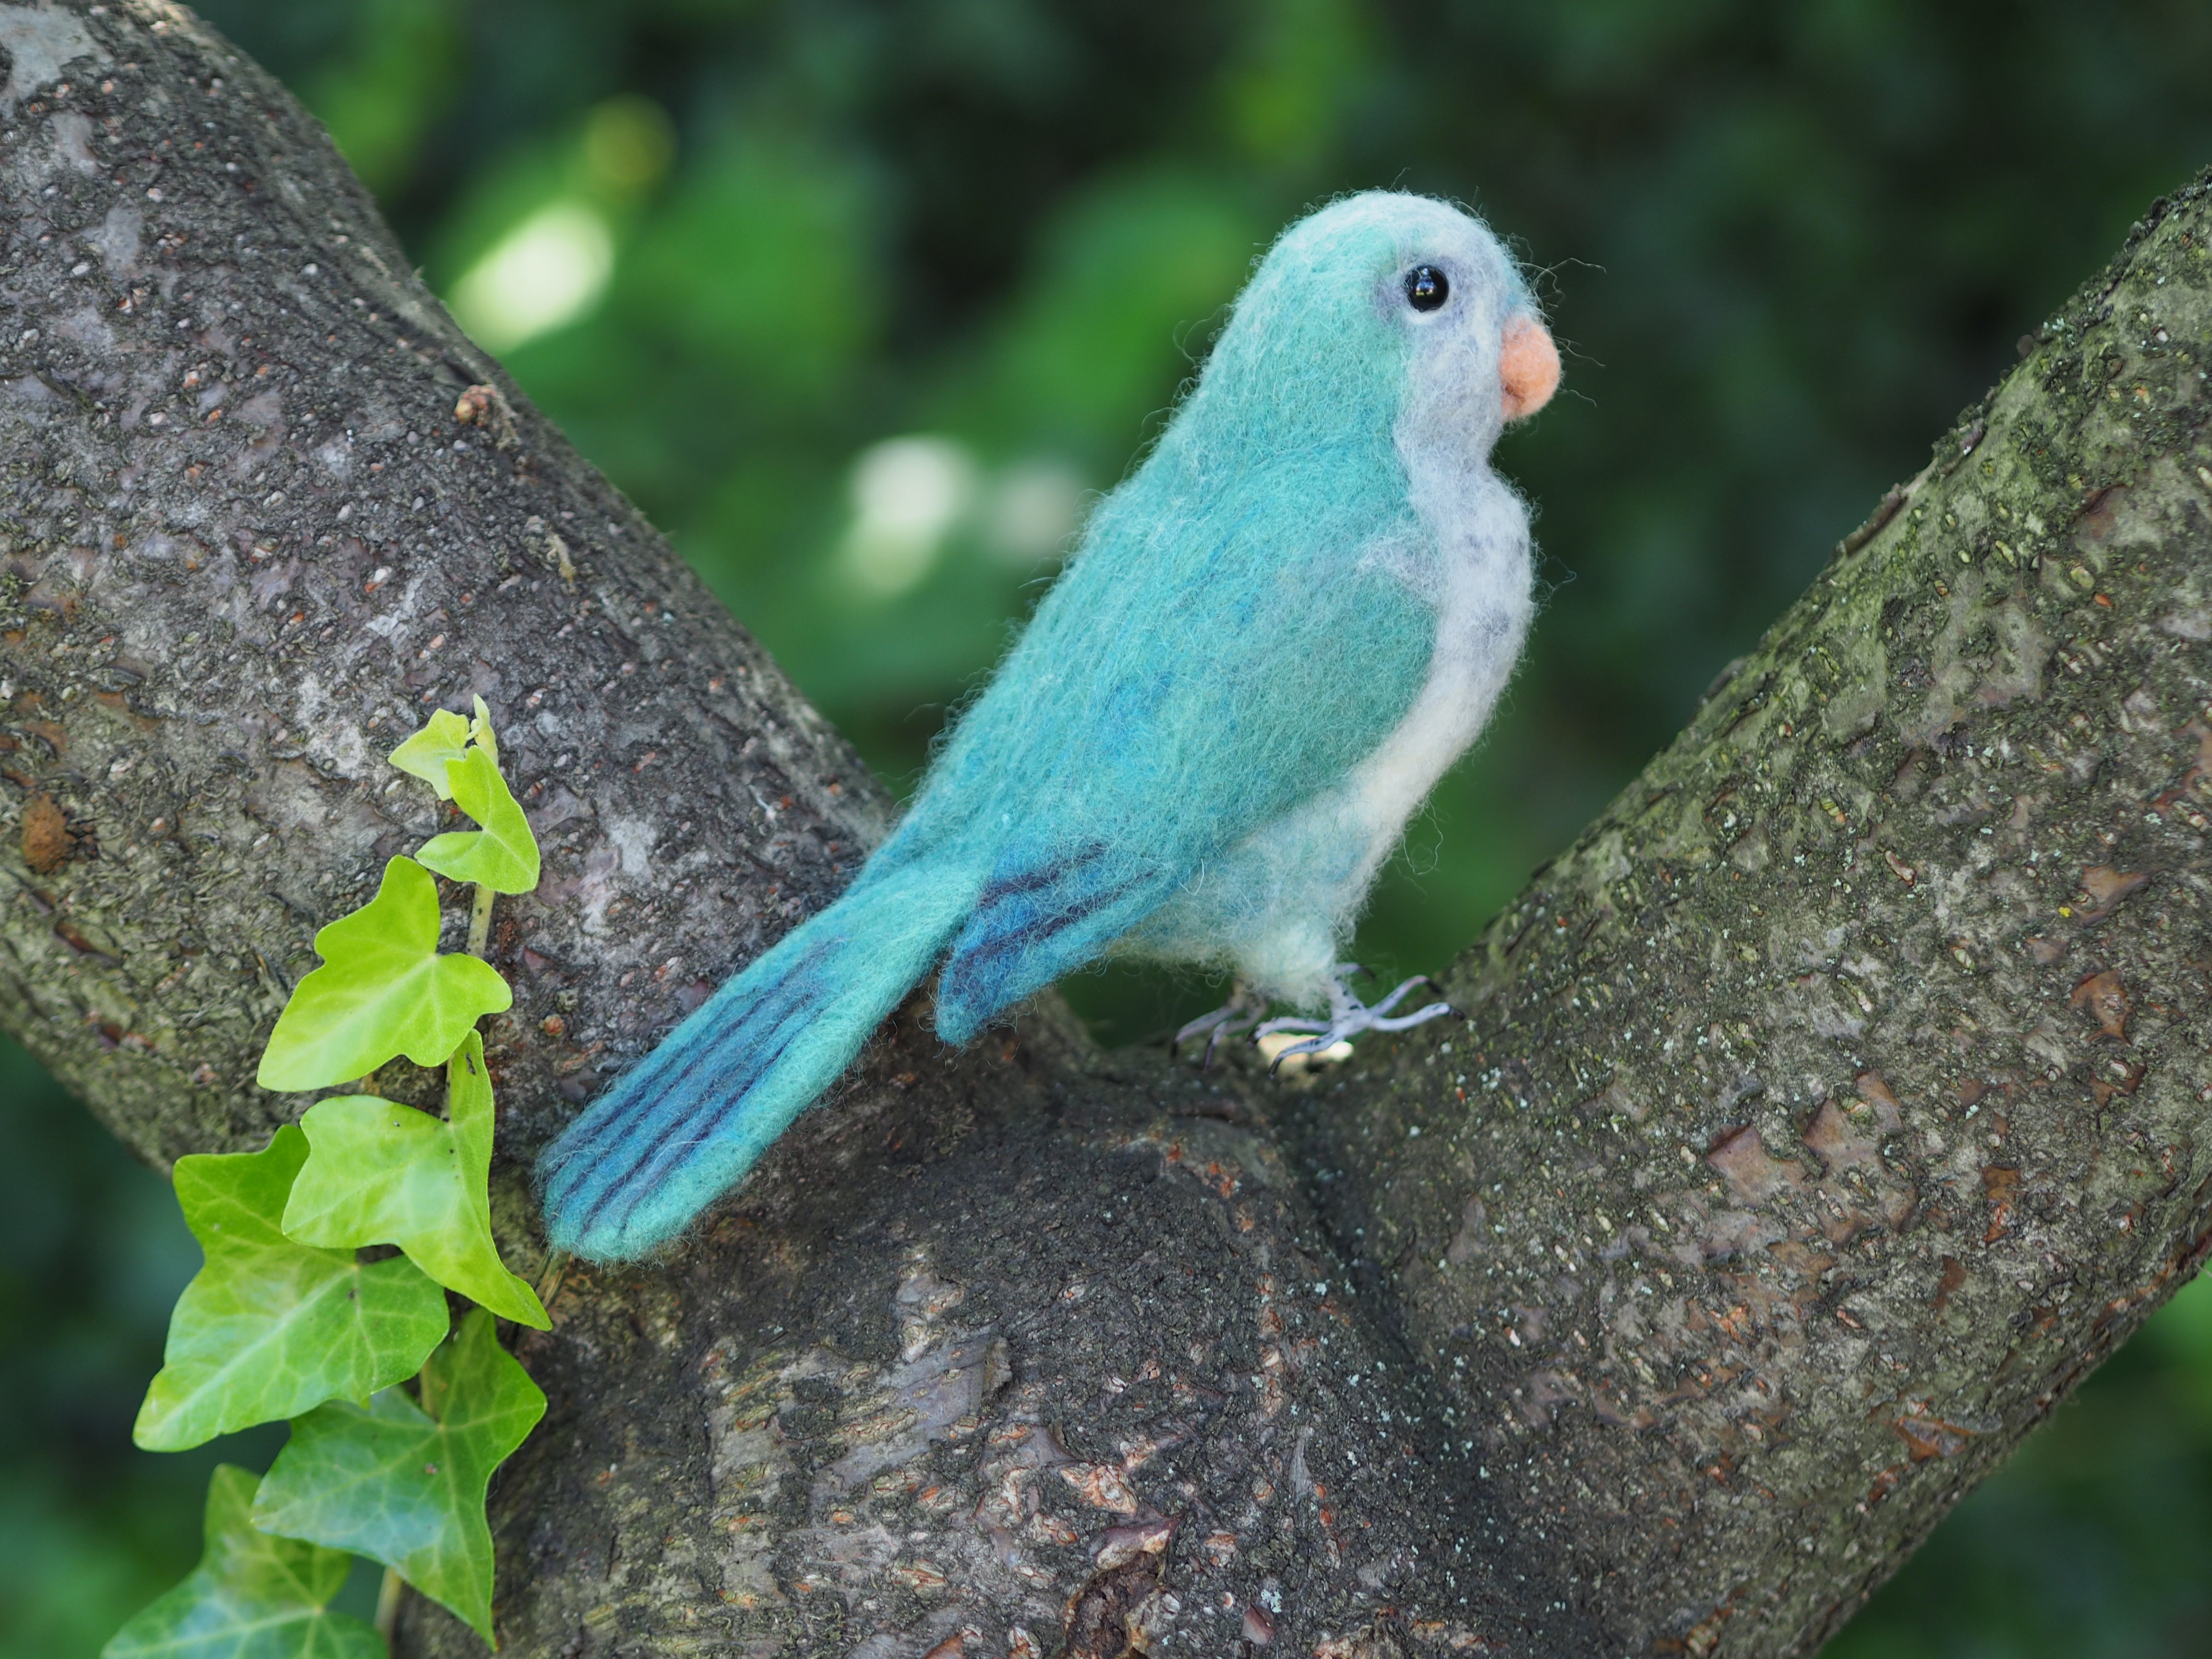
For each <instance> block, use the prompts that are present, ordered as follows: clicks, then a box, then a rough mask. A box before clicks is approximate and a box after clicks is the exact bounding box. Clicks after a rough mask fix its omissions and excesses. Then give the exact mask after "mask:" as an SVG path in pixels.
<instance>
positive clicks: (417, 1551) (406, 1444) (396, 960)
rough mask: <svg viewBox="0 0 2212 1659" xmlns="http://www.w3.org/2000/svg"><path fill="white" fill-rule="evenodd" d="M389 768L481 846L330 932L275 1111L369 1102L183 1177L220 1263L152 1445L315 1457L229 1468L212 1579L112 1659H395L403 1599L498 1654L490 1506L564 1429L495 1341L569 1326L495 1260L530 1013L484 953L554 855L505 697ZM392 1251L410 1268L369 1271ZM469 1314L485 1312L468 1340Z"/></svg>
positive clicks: (171, 1356) (209, 1250)
mask: <svg viewBox="0 0 2212 1659" xmlns="http://www.w3.org/2000/svg"><path fill="white" fill-rule="evenodd" d="M391 760H392V764H393V765H394V766H397V767H398V768H399V769H401V770H403V771H405V772H408V773H410V774H411V775H414V776H416V777H418V778H421V779H422V780H423V781H425V782H427V783H428V784H429V785H430V787H432V788H433V789H435V790H436V791H437V793H438V795H439V798H440V799H443V800H449V801H451V802H453V804H454V805H456V806H457V807H459V810H460V811H463V812H464V813H465V814H467V816H468V817H470V818H471V819H472V820H474V822H475V823H476V824H477V828H476V829H468V830H460V831H457V832H453V833H450V834H446V835H441V836H434V837H433V838H432V839H431V840H430V841H428V842H425V843H424V844H423V846H422V848H420V849H419V850H418V851H417V852H416V854H415V856H414V857H413V858H395V859H393V860H392V861H391V862H390V863H389V864H387V865H386V866H385V869H384V878H383V880H382V881H381V883H380V884H379V885H378V888H377V891H376V896H375V897H374V898H373V899H371V900H370V901H369V902H368V903H367V904H365V905H363V906H362V908H360V909H358V910H356V911H355V912H353V913H352V914H351V915H346V916H342V917H340V918H339V919H338V920H337V921H333V922H331V924H330V925H329V926H328V927H325V928H323V929H322V930H321V931H320V932H319V933H317V934H316V935H315V951H316V953H317V954H318V955H319V956H320V957H322V965H321V966H320V967H319V968H317V969H315V970H314V971H313V972H312V973H310V974H308V975H307V976H306V977H305V978H303V979H301V981H300V982H299V984H298V985H297V986H296V987H294V989H293V992H292V995H291V998H290V1000H289V1001H287V1002H286V1003H285V1005H284V1011H283V1013H282V1014H281V1015H280V1016H279V1017H278V1018H277V1021H276V1030H274V1031H273V1032H271V1033H270V1038H269V1044H268V1047H267V1048H266V1050H265V1051H264V1054H263V1055H262V1059H261V1066H260V1070H259V1073H258V1081H259V1082H260V1084H261V1085H262V1086H263V1087H264V1088H266V1089H276V1090H282V1091H287V1092H291V1091H307V1090H315V1089H327V1088H331V1087H332V1086H334V1085H339V1084H343V1083H349V1082H352V1081H355V1080H356V1079H360V1080H361V1082H362V1090H363V1091H362V1092H361V1093H358V1094H348V1095H340V1096H334V1097H329V1098H326V1099H324V1100H320V1101H318V1102H317V1103H315V1104H314V1105H313V1106H311V1107H309V1108H308V1109H307V1113H306V1115H304V1116H302V1117H301V1120H300V1121H299V1122H298V1123H297V1124H287V1125H286V1126H285V1127H283V1128H281V1129H279V1130H278V1131H277V1132H276V1135H275V1137H274V1138H273V1139H271V1140H270V1143H269V1145H268V1146H266V1147H265V1148H264V1149H263V1150H262V1151H260V1152H246V1153H238V1154H233V1155H228V1156H207V1157H197V1158H179V1159H178V1160H177V1167H176V1175H175V1180H176V1192H177V1200H178V1202H179V1205H180V1206H182V1208H183V1210H184V1212H185V1224H186V1225H188V1226H190V1227H191V1231H192V1236H193V1237H195V1238H197V1240H198V1241H199V1243H200V1248H201V1249H202V1250H203V1251H204V1253H205V1255H206V1261H205V1264H204V1266H203V1267H201V1268H200V1271H199V1273H198V1274H197V1276H196V1277H194V1279H192V1281H191V1284H190V1285H186V1286H185V1292H184V1295H183V1296H182V1297H179V1299H178V1302H177V1306H176V1310H175V1312H174V1313H173V1314H172V1315H171V1316H170V1320H169V1336H168V1344H167V1348H166V1350H165V1351H164V1353H163V1356H162V1365H161V1372H160V1374H159V1375H158V1376H155V1378H154V1381H153V1383H152V1386H150V1387H149V1389H147V1390H146V1400H145V1404H144V1405H143V1407H140V1409H139V1413H138V1421H137V1426H136V1427H135V1428H134V1429H133V1431H132V1437H133V1438H135V1439H136V1440H137V1443H138V1444H139V1445H141V1446H143V1447H145V1448H146V1449H149V1450H151V1451H183V1450H185V1449H188V1448H190V1447H193V1446H197V1445H201V1444H204V1443H205V1442H207V1441H209V1440H212V1439H214V1438H215V1437H216V1436H217V1435H223V1434H229V1433H231V1432H233V1431H235V1430H239V1429H243V1428H247V1427H250V1426H251V1425H254V1424H257V1423H270V1422H276V1421H279V1420H284V1419H289V1421H290V1424H291V1429H292V1433H291V1438H290V1439H289V1441H288V1442H287V1443H286V1444H285V1447H284V1449H283V1451H282V1452H280V1453H279V1454H278V1455H277V1457H276V1462H275V1463H274V1464H273V1465H272V1466H271V1467H270V1470H269V1473H268V1474H266V1475H265V1476H263V1477H260V1478H259V1479H258V1480H257V1479H256V1478H255V1477H254V1476H253V1475H252V1474H250V1473H249V1472H247V1471H246V1470H245V1469H240V1468H234V1467H232V1466H230V1465H228V1464H225V1465H222V1466H221V1467H219V1468H217V1469H216V1472H215V1476H214V1479H213V1480H212V1481H211V1482H210V1485H209V1487H208V1500H207V1523H206V1533H205V1536H204V1554H203V1555H202V1557H201V1559H200V1564H199V1565H198V1566H197V1567H196V1568H195V1569H194V1570H193V1571H192V1572H191V1575H190V1576H189V1577H186V1578H185V1581H184V1582H183V1583H180V1584H179V1585H177V1586H176V1588H175V1589H172V1590H170V1591H169V1592H168V1593H167V1594H166V1595H162V1596H161V1598H160V1599H159V1600H157V1601H155V1602H154V1603H153V1604H152V1605H151V1606H149V1607H146V1608H145V1609H144V1610H143V1611H142V1612H141V1613H138V1614H137V1617H135V1618H134V1619H132V1620H131V1622H130V1623H129V1624H127V1625H125V1626H124V1627H123V1628H122V1630H121V1631H119V1632H117V1634H116V1635H115V1637H114V1638H113V1639H112V1640H111V1641H110V1642H109V1643H108V1644H107V1646H106V1650H104V1652H103V1655H102V1659H378V1656H381V1655H382V1654H384V1653H385V1651H386V1639H385V1638H386V1635H388V1633H389V1632H388V1622H389V1616H390V1611H391V1609H392V1607H393V1605H394V1604H395V1602H396V1598H397V1595H398V1586H399V1584H400V1583H403V1582H404V1583H408V1584H411V1585H413V1586H414V1587H415V1589H417V1590H419V1591H421V1592H422V1594H423V1595H427V1596H429V1597H431V1598H432V1599H433V1600H434V1601H439V1602H441V1603H443V1604H444V1605H445V1606H446V1607H449V1608H451V1609H452V1610H453V1612H454V1613H457V1614H458V1615H459V1616H460V1617H461V1618H462V1619H465V1620H467V1621H468V1623H469V1624H470V1625H471V1626H473V1627H474V1628H475V1630H476V1631H477V1633H478V1634H480V1635H481V1636H483V1638H484V1639H485V1640H486V1641H487V1642H494V1637H493V1634H492V1624H491V1589H492V1545H491V1529H490V1528H489V1525H488V1524H487V1522H486V1521H485V1517H484V1492H485V1488H486V1487H487V1486H488V1485H489V1482H490V1480H491V1476H492V1472H493V1470H495V1469H496V1468H498V1467H499V1466H500V1464H501V1462H504V1461H505V1460H506V1459H507V1456H508V1455H510V1454H511V1453H513V1450H514V1449H515V1448H516V1447H517V1446H520V1444H521V1443H522V1442H523V1440H524V1439H525V1438H526V1437H527V1436H528V1435H529V1433H530V1431H531V1430H532V1428H534V1427H535V1426H536V1425H537V1423H538V1419H540V1418H541V1417H543V1416H544V1414H545V1396H544V1395H543V1394H541V1393H540V1392H539V1391H538V1386H537V1385H536V1384H535V1383H532V1381H531V1380H530V1377H529V1375H528V1373H526V1371H525V1370H523V1369H522V1367H521V1366H520V1364H516V1363H515V1361H514V1360H513V1358H510V1357H509V1356H508V1355H507V1352H505V1351H504V1350H503V1349H501V1346H500V1345H499V1339H498V1334H497V1332H496V1329H495V1325H494V1321H495V1318H497V1319H507V1320H513V1321H514V1322H516V1323H518V1324H523V1325H530V1326H534V1327H535V1328H538V1329H539V1330H548V1329H550V1328H551V1325H552V1322H551V1321H550V1320H549V1319H548V1318H547V1317H546V1316H545V1310H544V1307H543V1306H542V1305H540V1304H539V1302H538V1295H537V1292H536V1291H534V1290H532V1287H531V1286H530V1285H529V1284H527V1283H526V1281H524V1280H523V1279H520V1278H517V1277H516V1276H515V1275H514V1274H513V1273H509V1272H508V1271H507V1267H506V1265H505V1264H504V1263H503V1262H502V1261H501V1260H500V1256H499V1249H498V1246H497V1245H496V1244H495V1243H494V1242H493V1239H492V1231H491V1197H490V1189H489V1178H490V1171H491V1143H492V1123H493V1118H494V1113H493V1108H492V1091H491V1078H490V1075H489V1073H488V1072H487V1071H486V1070H485V1066H484V1056H483V1038H482V1037H481V1036H479V1035H478V1034H477V1029H476V1026H477V1021H478V1020H480V1019H482V1018H483V1017H484V1016H485V1015H486V1014H495V1013H499V1012H503V1011H504V1010H505V1009H506V1008H507V1007H508V1006H510V1005H511V1003H512V1002H513V994H512V993H511V992H510V991H509V990H508V988H507V981H505V980H504V979H502V978H501V977H500V975H499V974H498V972H497V971H496V970H495V969H493V968H492V966H491V965H490V964H489V963H487V962H485V961H484V960H483V950H484V945H485V942H486V940H487V939H488V938H489V932H490V926H491V907H492V902H493V899H494V897H495V895H498V894H501V893H527V892H529V891H530V890H532V889H533V888H535V887H536V886H537V885H538V842H537V839H536V837H535V836H532V834H531V830H530V824H529V822H528V820H527V819H526V818H525V817H524V816H523V812H522V808H521V807H520V805H518V804H517V803H516V801H515V799H514V796H513V793H511V792H510V791H509V790H508V788H507V781H506V780H505V779H504V778H503V777H501V775H500V770H499V742H498V738H496V736H495V734H494V732H493V731H492V726H491V719H490V715H489V712H488V711H487V710H486V708H484V703H483V699H482V698H481V697H479V698H477V700H476V709H475V718H474V719H473V720H471V719H469V718H467V717H466V716H464V715H461V714H454V713H452V712H451V711H449V710H446V709H441V710H439V711H438V712H437V713H436V714H433V715H432V716H431V717H430V720H429V722H428V724H427V725H426V726H423V728H422V730H421V731H420V732H416V734H415V735H414V736H412V737H410V738H408V739H407V741H406V742H404V743H403V744H400V745H399V747H398V748H397V749H395V750H392V756H391ZM434 873H435V875H440V876H444V877H446V878H447V879H449V880H451V881H454V882H457V883H462V884H468V885H470V886H472V887H473V889H474V896H473V903H472V906H471V915H470V920H469V944H468V951H467V952H466V953H465V954H463V953H441V951H439V949H438V934H439V927H440V922H441V915H440V911H439V904H438V886H437V883H436V882H435V880H433V879H432V877H433V874H434ZM402 1054H404V1055H405V1056H406V1057H407V1058H408V1059H409V1060H412V1061H413V1062H415V1064H416V1065H418V1066H428V1067H435V1066H444V1067H445V1069H446V1115H444V1116H443V1117H436V1116H433V1115H431V1114H429V1113H428V1112H423V1111H418V1110H416V1109H415V1108H414V1107H411V1106H406V1105H402V1104H401V1103H398V1102H397V1101H391V1100H386V1099H382V1098H380V1097H378V1096H377V1095H375V1094H374V1093H370V1092H368V1087H369V1085H371V1084H373V1082H374V1073H376V1071H377V1069H378V1068H379V1067H380V1066H383V1065H385V1064H386V1062H387V1061H390V1060H393V1059H394V1058H396V1057H398V1056H399V1055H402ZM375 1246H390V1247H396V1248H397V1249H398V1250H399V1252H400V1254H399V1255H389V1254H385V1255H380V1256H379V1257H378V1258H377V1259H374V1260H368V1259H364V1257H363V1255H362V1251H363V1250H364V1249H368V1248H370V1247H375ZM448 1292H453V1293H454V1294H455V1295H458V1296H459V1297H465V1298H467V1300H468V1301H469V1302H471V1303H473V1304H475V1306H474V1307H473V1308H471V1309H469V1310H467V1311H466V1312H465V1313H464V1314H463V1315H462V1316H460V1318H459V1320H458V1322H457V1321H456V1320H455V1319H454V1318H453V1312H452V1304H451V1303H450V1302H449V1300H448V1295H447V1293H448ZM410 1379H411V1380H412V1383H413V1388H412V1390H411V1392H410V1389H409V1388H408V1386H407V1385H408V1383H409V1382H410ZM355 1555H361V1556H367V1557H368V1559H371V1560H374V1561H380V1562H381V1563H383V1565H384V1566H385V1569H386V1577H385V1590H386V1594H385V1595H384V1596H383V1597H382V1598H381V1603H380V1616H379V1621H378V1622H379V1625H380V1626H386V1628H384V1629H379V1628H374V1627H372V1626H369V1625H367V1624H364V1623H363V1622H362V1620H358V1619H355V1618H353V1617H351V1616H349V1615H348V1614H345V1613H338V1612H335V1611H333V1610H332V1609H331V1601H332V1600H333V1599H334V1598H335V1597H336V1596H337V1593H338V1591H339V1589H341V1588H342V1587H343V1584H344V1583H345V1581H346V1577H347V1574H348V1572H349V1571H350V1569H351V1565H352V1564H351V1561H350V1559H349V1557H351V1556H355ZM495 1645H496V1644H495Z"/></svg>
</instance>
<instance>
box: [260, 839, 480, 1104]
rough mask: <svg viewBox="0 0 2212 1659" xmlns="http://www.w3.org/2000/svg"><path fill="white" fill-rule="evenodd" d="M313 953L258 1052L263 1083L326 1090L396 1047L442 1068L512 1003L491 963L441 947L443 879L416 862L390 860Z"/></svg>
mask: <svg viewBox="0 0 2212 1659" xmlns="http://www.w3.org/2000/svg"><path fill="white" fill-rule="evenodd" d="M315 950H316V951H317V953H318V954H319V955H320V956H321V957H322V958H323V965H322V966H321V967H319V968H318V969H315V970H314V972H313V973H311V974H309V975H307V977H306V978H305V979H303V980H301V981H300V982H299V984H297V985H296V986H295V987H293V989H292V1000H290V1001H289V1002H288V1003H286V1004H285V1005H284V1012H283V1014H281V1015H280V1016H278V1018H277V1021H276V1030H274V1031H273V1032H271V1033H270V1037H269V1048H268V1051H267V1052H266V1053H265V1054H263V1055H262V1056H261V1069H260V1072H259V1073H258V1079H257V1080H258V1082H259V1083H260V1085H261V1086H262V1087H263V1088H264V1089H276V1090H282V1091H295V1090H301V1089H321V1088H326V1087H328V1086H329V1085H331V1084H333V1083H343V1082H345V1081H346V1080H347V1079H349V1078H357V1077H361V1076H363V1075H365V1074H366V1073H370V1072H373V1071H374V1070H375V1069H376V1068H377V1067H378V1066H381V1065H383V1064H384V1062H385V1061H386V1060H390V1059H391V1058H392V1056H393V1055H394V1054H405V1055H406V1056H407V1058H408V1059H410V1060H413V1061H414V1062H415V1063H416V1065H417V1066H439V1065H442V1064H444V1063H445V1060H446V1057H447V1055H448V1054H452V1053H453V1050H454V1049H455V1048H458V1047H459V1046H460V1041H461V1037H462V1036H463V1034H464V1033H465V1032H466V1031H467V1030H468V1029H469V1028H470V1027H471V1026H472V1025H474V1024H476V1023H477V1020H479V1019H481V1018H483V1016H484V1015H486V1014H496V1013H500V1012H504V1011H505V1010H506V1009H507V1008H508V1007H509V1006H512V1005H513V1001H514V994H513V992H512V991H510V990H508V989H507V981H505V980H503V979H501V977H500V976H499V974H498V971H497V970H496V969H494V968H493V967H492V966H491V965H490V964H489V963H485V962H481V961H479V960H477V958H476V957H471V956H462V955H453V956H441V955H439V954H438V884H437V883H435V882H434V881H433V880H431V879H430V872H428V871H427V870H425V869H424V868H423V867H422V866H421V865H419V864H417V863H416V862H415V861H414V860H412V859H405V858H396V859H394V860H392V862H391V863H389V864H387V865H386V866H384V881H383V884H381V885H380V886H379V887H378V888H377V890H376V896H375V897H374V898H373V899H371V900H370V901H369V902H368V903H367V904H365V905H363V906H362V908H360V909H358V910H356V911H355V912H354V913H353V914H352V915H349V916H340V917H339V918H338V919H337V921H334V922H332V923H331V925H330V926H329V927H325V928H324V929H323V930H322V931H321V932H320V933H317V934H316V935H315Z"/></svg>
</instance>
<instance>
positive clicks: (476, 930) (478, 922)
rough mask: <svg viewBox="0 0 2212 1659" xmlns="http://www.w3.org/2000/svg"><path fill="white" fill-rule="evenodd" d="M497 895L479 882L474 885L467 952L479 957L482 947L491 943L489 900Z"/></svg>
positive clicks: (482, 951) (481, 953)
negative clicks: (474, 895) (473, 900)
mask: <svg viewBox="0 0 2212 1659" xmlns="http://www.w3.org/2000/svg"><path fill="white" fill-rule="evenodd" d="M497 896H498V895H496V894H495V893H494V892H493V891H492V890H491V889H490V888H489V887H487V886H485V885H484V884H483V883H481V882H479V883H477V887H476V902H475V903H474V904H472V905H471V907H470V908H469V954H470V955H471V956H472V957H481V956H483V953H484V947H485V946H486V945H489V944H490V943H491V902H492V900H493V899H494V898H495V897H497Z"/></svg>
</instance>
